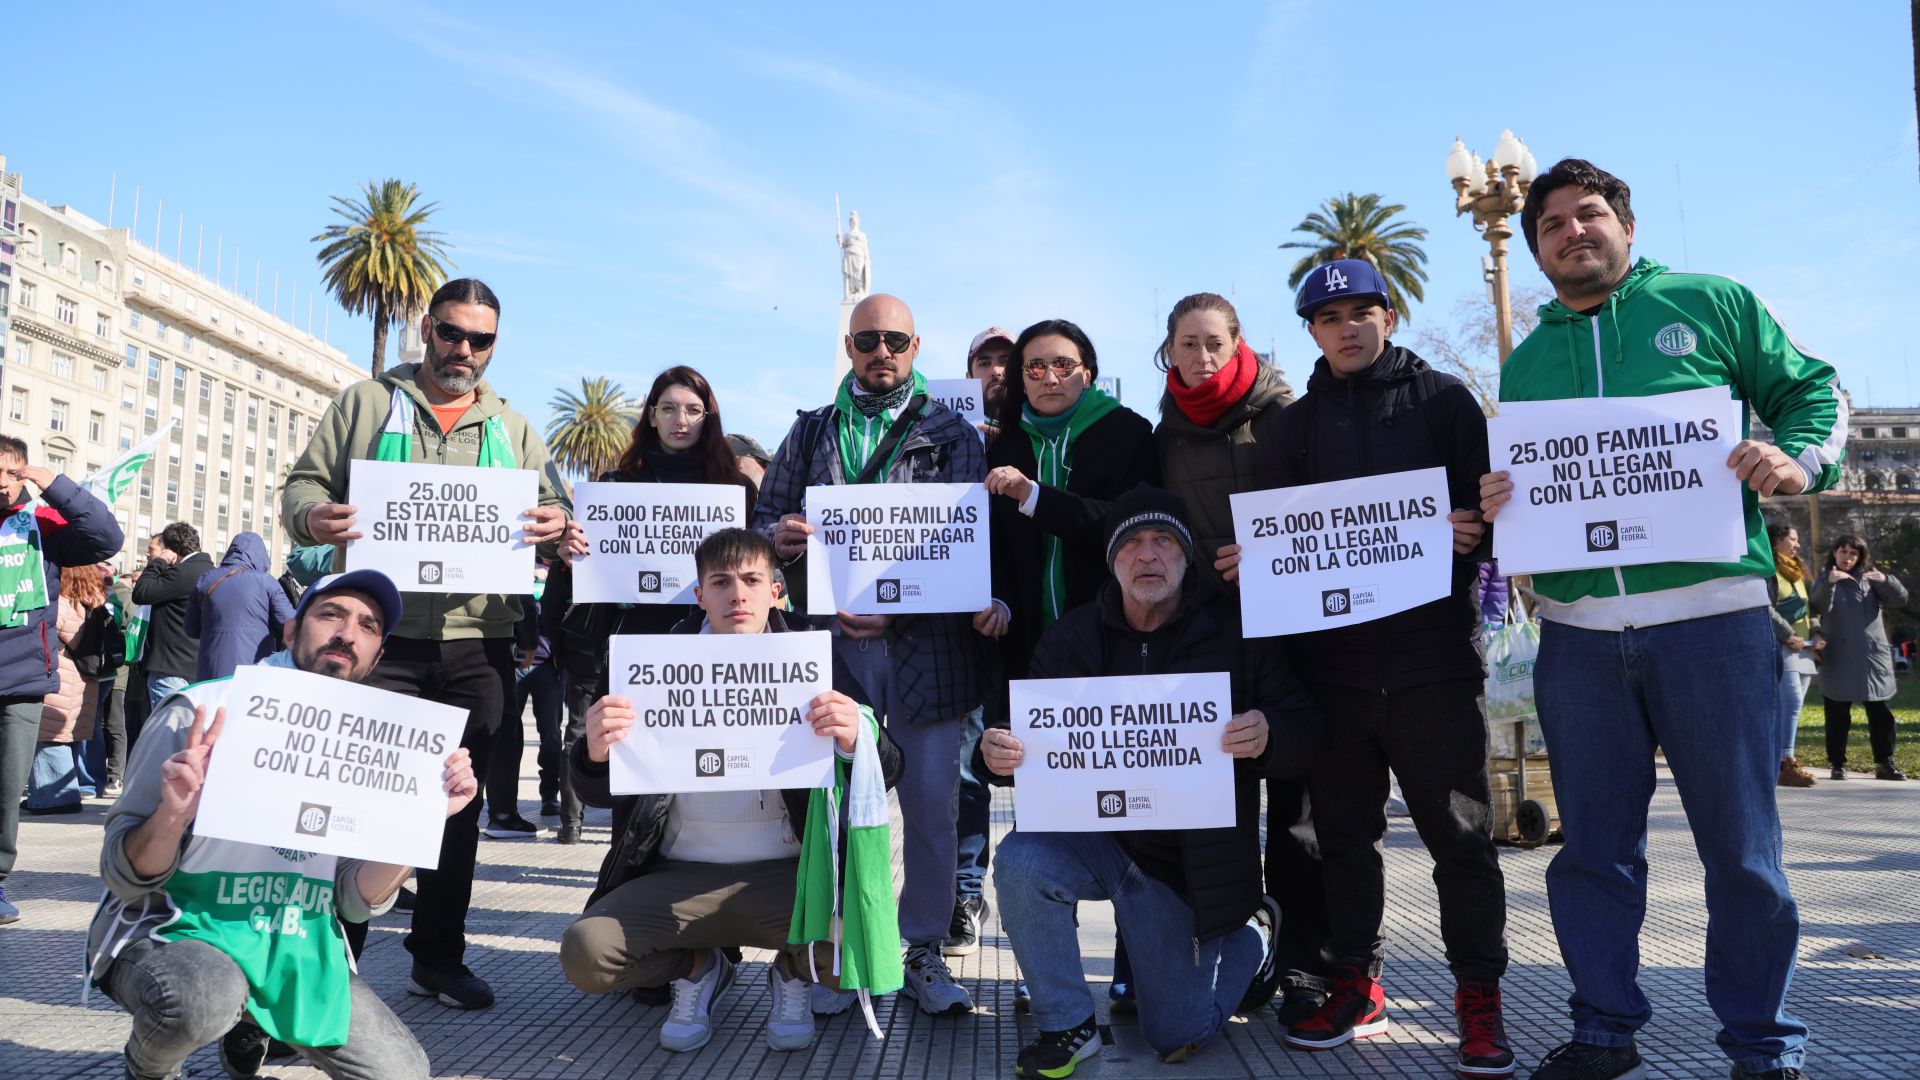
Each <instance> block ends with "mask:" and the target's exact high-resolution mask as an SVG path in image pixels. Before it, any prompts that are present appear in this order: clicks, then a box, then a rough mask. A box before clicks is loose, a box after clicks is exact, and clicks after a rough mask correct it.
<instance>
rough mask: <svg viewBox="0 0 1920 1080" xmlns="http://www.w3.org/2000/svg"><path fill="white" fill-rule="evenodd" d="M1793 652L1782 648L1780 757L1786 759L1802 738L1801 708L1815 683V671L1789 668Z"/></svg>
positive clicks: (1792, 753) (1790, 755)
mask: <svg viewBox="0 0 1920 1080" xmlns="http://www.w3.org/2000/svg"><path fill="white" fill-rule="evenodd" d="M1792 659H1793V654H1792V653H1789V652H1787V650H1786V648H1785V647H1784V646H1783V647H1782V648H1781V649H1780V758H1781V760H1783V761H1784V760H1786V759H1787V758H1790V757H1793V756H1794V751H1795V748H1796V746H1797V744H1798V743H1799V739H1800V709H1801V706H1803V705H1805V704H1806V701H1807V687H1808V686H1811V685H1812V684H1813V673H1812V672H1807V673H1805V674H1802V673H1801V672H1798V671H1793V670H1791V669H1790V668H1788V666H1787V664H1788V662H1789V661H1791V660H1792Z"/></svg>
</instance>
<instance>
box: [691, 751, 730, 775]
mask: <svg viewBox="0 0 1920 1080" xmlns="http://www.w3.org/2000/svg"><path fill="white" fill-rule="evenodd" d="M693 772H694V775H695V776H725V775H727V755H726V754H724V753H722V752H720V751H719V750H695V751H694V752H693Z"/></svg>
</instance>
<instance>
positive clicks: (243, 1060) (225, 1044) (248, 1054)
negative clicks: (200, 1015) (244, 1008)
mask: <svg viewBox="0 0 1920 1080" xmlns="http://www.w3.org/2000/svg"><path fill="white" fill-rule="evenodd" d="M219 1053H220V1067H221V1068H222V1069H225V1070H226V1071H227V1075H228V1076H233V1077H246V1076H258V1075H260V1066H261V1065H262V1064H264V1063H265V1062H266V1060H267V1033H266V1032H264V1031H262V1030H260V1025H258V1024H256V1023H254V1022H253V1021H251V1020H247V1019H244V1018H243V1019H242V1020H241V1021H240V1022H239V1023H237V1024H235V1025H233V1027H232V1028H231V1029H230V1030H229V1031H228V1032H227V1033H226V1034H225V1035H222V1036H220V1051H219Z"/></svg>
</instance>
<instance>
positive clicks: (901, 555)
mask: <svg viewBox="0 0 1920 1080" xmlns="http://www.w3.org/2000/svg"><path fill="white" fill-rule="evenodd" d="M806 510H807V522H808V524H811V525H812V526H813V534H812V535H811V536H809V537H808V538H807V606H808V610H807V614H809V615H832V614H833V613H834V612H835V611H846V612H850V613H852V614H854V615H925V614H930V613H935V612H967V613H969V614H971V613H972V612H976V611H980V610H982V609H983V608H985V607H986V606H987V605H988V604H990V603H992V602H993V595H992V594H993V585H992V580H991V578H992V575H991V572H990V567H991V562H990V560H991V556H990V555H989V554H988V541H987V489H986V487H985V486H984V485H981V484H835V485H831V486H826V487H810V488H808V489H807V501H806Z"/></svg>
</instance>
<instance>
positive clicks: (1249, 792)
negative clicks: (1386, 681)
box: [973, 570, 1321, 941]
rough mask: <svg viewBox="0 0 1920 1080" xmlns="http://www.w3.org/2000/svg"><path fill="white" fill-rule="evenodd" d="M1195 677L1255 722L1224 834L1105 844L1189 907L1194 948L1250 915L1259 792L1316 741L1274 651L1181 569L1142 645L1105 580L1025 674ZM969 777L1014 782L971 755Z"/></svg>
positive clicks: (1315, 719) (1303, 699)
mask: <svg viewBox="0 0 1920 1080" xmlns="http://www.w3.org/2000/svg"><path fill="white" fill-rule="evenodd" d="M1206 671H1224V672H1227V673H1228V675H1229V676H1230V677H1231V680H1232V685H1233V711H1234V714H1235V715H1238V714H1240V713H1243V712H1246V711H1247V710H1249V709H1259V710H1260V712H1261V714H1262V715H1264V716H1265V717H1266V718H1267V727H1268V736H1267V749H1266V751H1265V752H1264V753H1263V754H1261V756H1260V757H1258V758H1243V759H1240V760H1237V761H1235V762H1234V770H1233V771H1234V804H1235V808H1236V816H1235V824H1234V825H1232V826H1231V827H1229V828H1224V829H1183V830H1151V829H1150V830H1144V831H1140V832H1122V833H1116V834H1115V836H1117V837H1118V838H1119V841H1120V844H1121V846H1123V847H1125V848H1126V849H1127V853H1128V854H1129V855H1131V856H1132V857H1133V859H1134V861H1135V862H1137V863H1139V864H1140V868H1141V869H1142V870H1145V871H1146V872H1147V873H1149V874H1152V875H1153V876H1154V877H1156V878H1158V879H1160V880H1161V881H1164V882H1166V884H1167V885H1168V886H1170V887H1172V888H1173V889H1174V891H1176V892H1178V893H1180V894H1181V895H1182V896H1184V897H1185V898H1186V900H1187V902H1188V903H1189V904H1190V905H1192V907H1193V917H1194V937H1195V939H1196V940H1198V941H1211V940H1212V939H1214V938H1217V937H1219V936H1221V935H1222V934H1225V933H1227V932H1229V931H1231V930H1232V929H1233V928H1234V927H1237V926H1240V925H1242V924H1244V923H1245V922H1246V921H1247V920H1248V919H1249V918H1251V917H1252V915H1253V911H1254V909H1255V908H1256V907H1258V906H1259V904H1260V895H1261V888H1262V885H1261V876H1260V781H1261V780H1262V779H1263V778H1266V777H1291V776H1300V775H1303V774H1305V773H1306V771H1307V770H1308V768H1310V767H1311V766H1312V765H1313V759H1314V757H1315V755H1317V754H1318V753H1319V749H1320V732H1321V723H1320V712H1319V709H1318V707H1317V706H1316V705H1315V704H1314V702H1313V698H1312V697H1311V696H1310V695H1309V694H1308V693H1307V691H1306V689H1305V688H1304V687H1303V686H1301V684H1300V681H1299V680H1298V679H1296V678H1295V677H1294V674H1293V670H1292V669H1291V668H1290V667H1289V666H1288V664H1287V660H1286V657H1285V655H1284V654H1283V653H1282V651H1281V648H1280V646H1279V644H1278V642H1276V641H1275V639H1273V638H1253V639H1251V640H1247V639H1243V638H1242V637H1241V636H1240V609H1239V606H1238V604H1237V602H1236V601H1235V600H1234V598H1233V597H1231V596H1227V595H1225V594H1222V593H1219V592H1216V591H1214V589H1213V587H1212V586H1210V585H1208V584H1207V583H1206V582H1205V581H1204V580H1202V579H1201V578H1200V577H1199V576H1198V575H1196V574H1194V573H1192V571H1191V570H1189V572H1188V576H1187V579H1186V584H1185V591H1184V592H1183V594H1182V596H1181V600H1180V608H1179V611H1178V612H1177V613H1176V614H1175V615H1174V617H1173V618H1172V619H1171V620H1169V621H1168V622H1167V623H1166V624H1165V625H1164V626H1161V627H1160V628H1159V629H1157V630H1154V631H1153V632H1151V633H1144V634H1143V633H1141V632H1139V631H1137V630H1135V629H1133V628H1132V627H1131V626H1128V625H1127V620H1126V616H1125V613H1124V612H1123V611H1122V608H1121V600H1120V586H1119V584H1118V583H1117V582H1114V581H1113V580H1111V579H1109V580H1108V581H1107V583H1106V584H1105V585H1104V586H1102V587H1101V589H1100V594H1099V597H1098V598H1097V599H1096V600H1094V602H1093V603H1090V604H1085V605H1082V606H1081V607H1078V608H1075V609H1074V610H1072V611H1069V612H1067V614H1066V615H1065V616H1064V617H1062V618H1061V620H1060V621H1059V622H1057V623H1054V624H1053V626H1052V627H1050V628H1049V629H1048V630H1047V632H1046V633H1045V634H1044V635H1042V636H1041V639H1040V647H1039V650H1038V651H1037V652H1036V653H1035V654H1034V657H1033V666H1032V671H1031V674H1032V677H1033V678H1036V679H1074V678H1091V677H1098V676H1106V675H1165V674H1186V673H1193V672H1206ZM996 726H1002V727H1004V726H1006V725H1005V724H1004V723H996ZM973 770H974V775H975V776H979V777H983V778H985V779H986V780H987V781H988V782H989V783H993V784H998V785H1007V784H1012V783H1013V782H1014V777H1011V776H998V775H996V774H994V773H993V772H992V771H991V770H989V769H988V768H987V767H986V762H985V761H984V759H983V757H982V755H981V752H980V750H979V749H978V748H977V747H976V748H975V750H974V759H973Z"/></svg>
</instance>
